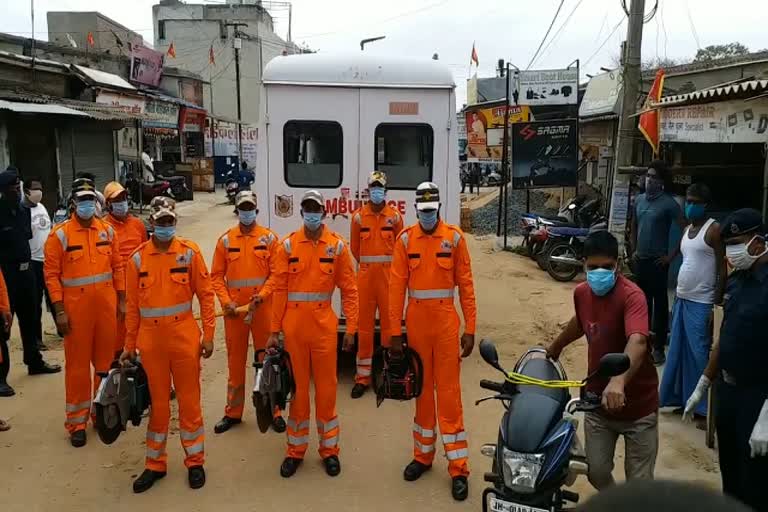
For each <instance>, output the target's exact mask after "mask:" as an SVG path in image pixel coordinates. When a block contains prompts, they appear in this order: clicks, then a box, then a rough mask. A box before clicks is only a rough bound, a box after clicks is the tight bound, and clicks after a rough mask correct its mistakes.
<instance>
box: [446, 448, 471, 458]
mask: <svg viewBox="0 0 768 512" xmlns="http://www.w3.org/2000/svg"><path fill="white" fill-rule="evenodd" d="M468 456H469V450H467V449H466V448H461V449H459V450H450V451H447V452H445V457H446V458H447V459H448V460H458V459H463V458H466V457H468Z"/></svg>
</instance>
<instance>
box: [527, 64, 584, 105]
mask: <svg viewBox="0 0 768 512" xmlns="http://www.w3.org/2000/svg"><path fill="white" fill-rule="evenodd" d="M518 83H519V89H518V90H516V91H514V92H513V93H512V97H513V98H514V100H515V102H516V103H517V104H519V105H531V106H538V105H576V104H577V103H578V101H579V94H578V92H579V73H578V71H577V70H576V68H572V69H548V70H539V71H520V73H519V80H518Z"/></svg>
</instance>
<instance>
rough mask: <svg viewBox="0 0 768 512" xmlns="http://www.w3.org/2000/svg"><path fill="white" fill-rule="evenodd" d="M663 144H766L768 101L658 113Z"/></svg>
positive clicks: (732, 102) (694, 106)
mask: <svg viewBox="0 0 768 512" xmlns="http://www.w3.org/2000/svg"><path fill="white" fill-rule="evenodd" d="M659 128H660V134H661V137H660V138H661V141H662V142H698V143H725V144H731V143H734V144H738V143H765V142H768V98H762V99H759V100H754V101H749V102H744V101H741V100H736V101H724V102H720V103H707V104H704V105H688V106H685V107H672V108H663V109H661V116H660V121H659Z"/></svg>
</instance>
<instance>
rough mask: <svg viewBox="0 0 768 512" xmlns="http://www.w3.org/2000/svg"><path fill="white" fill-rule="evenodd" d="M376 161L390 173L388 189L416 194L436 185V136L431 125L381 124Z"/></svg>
mask: <svg viewBox="0 0 768 512" xmlns="http://www.w3.org/2000/svg"><path fill="white" fill-rule="evenodd" d="M375 137H376V147H375V149H374V151H375V154H374V161H375V162H376V169H377V170H379V171H384V172H386V173H387V188H390V189H400V190H415V189H416V187H417V186H418V185H419V183H421V182H423V181H432V153H433V150H434V145H435V137H434V132H433V131H432V127H431V126H429V125H428V124H380V125H379V126H377V127H376V134H375Z"/></svg>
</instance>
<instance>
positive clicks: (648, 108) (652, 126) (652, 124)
mask: <svg viewBox="0 0 768 512" xmlns="http://www.w3.org/2000/svg"><path fill="white" fill-rule="evenodd" d="M663 90H664V70H663V69H660V70H658V71H657V72H656V78H655V79H654V80H653V85H652V86H651V90H650V91H648V97H647V98H646V99H645V105H644V106H643V110H645V112H643V113H642V114H640V122H639V123H638V125H637V128H638V129H639V130H640V133H642V134H643V137H645V140H647V141H648V144H650V145H651V148H652V149H653V155H654V156H656V155H658V154H659V111H658V109H656V108H653V105H654V104H655V103H658V102H659V101H660V100H661V93H662V91H663Z"/></svg>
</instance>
